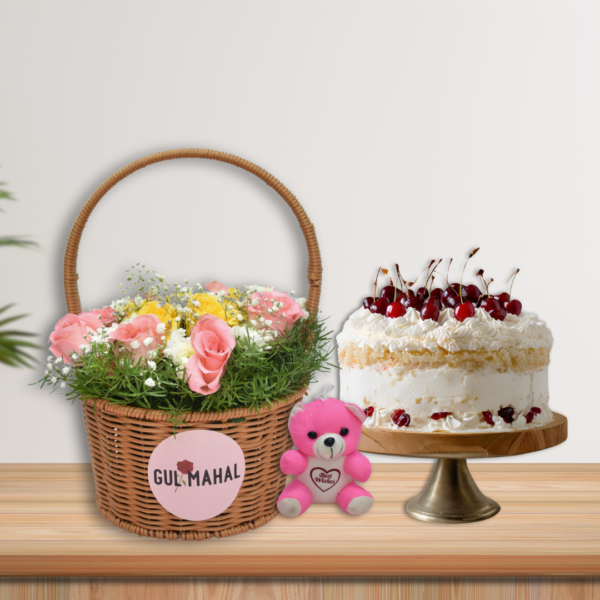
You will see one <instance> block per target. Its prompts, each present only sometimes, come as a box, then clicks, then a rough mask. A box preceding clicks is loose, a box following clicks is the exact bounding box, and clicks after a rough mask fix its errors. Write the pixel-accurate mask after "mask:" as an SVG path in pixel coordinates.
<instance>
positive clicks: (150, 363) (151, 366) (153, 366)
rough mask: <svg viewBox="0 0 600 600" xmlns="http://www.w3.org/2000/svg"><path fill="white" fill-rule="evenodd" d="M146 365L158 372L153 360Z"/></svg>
mask: <svg viewBox="0 0 600 600" xmlns="http://www.w3.org/2000/svg"><path fill="white" fill-rule="evenodd" d="M146 364H147V365H148V367H149V368H150V369H152V370H153V371H156V363H155V362H154V361H153V360H147V361H146Z"/></svg>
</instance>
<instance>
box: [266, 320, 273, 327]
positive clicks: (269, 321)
mask: <svg viewBox="0 0 600 600" xmlns="http://www.w3.org/2000/svg"><path fill="white" fill-rule="evenodd" d="M265 324H267V325H269V326H270V325H272V324H273V321H271V320H270V319H268V320H267V321H265Z"/></svg>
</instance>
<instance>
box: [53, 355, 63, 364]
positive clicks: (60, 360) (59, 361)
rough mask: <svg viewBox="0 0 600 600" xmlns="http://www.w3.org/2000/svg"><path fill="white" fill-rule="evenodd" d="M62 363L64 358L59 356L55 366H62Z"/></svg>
mask: <svg viewBox="0 0 600 600" xmlns="http://www.w3.org/2000/svg"><path fill="white" fill-rule="evenodd" d="M61 362H62V356H59V357H58V358H57V359H56V360H55V361H54V364H56V365H60V363H61Z"/></svg>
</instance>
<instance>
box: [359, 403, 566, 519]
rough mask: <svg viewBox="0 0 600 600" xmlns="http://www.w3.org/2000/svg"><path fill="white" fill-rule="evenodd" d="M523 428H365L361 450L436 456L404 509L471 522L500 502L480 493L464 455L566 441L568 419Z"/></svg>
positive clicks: (486, 516) (517, 451) (515, 451)
mask: <svg viewBox="0 0 600 600" xmlns="http://www.w3.org/2000/svg"><path fill="white" fill-rule="evenodd" d="M552 414H553V415H554V419H553V420H552V422H550V423H548V424H547V425H544V426H543V427H536V428H534V429H527V430H523V431H497V432H494V431H493V430H491V431H490V430H488V431H486V432H483V431H482V432H479V431H476V432H473V433H449V432H446V431H439V432H438V431H436V432H422V431H410V429H404V430H403V429H396V430H393V429H386V428H384V427H372V428H366V427H365V428H363V430H362V436H361V440H360V444H359V446H358V449H359V450H361V451H362V452H376V453H379V454H395V455H400V456H412V457H419V458H437V459H438V460H437V464H436V466H435V469H434V470H433V474H432V475H431V478H430V479H429V482H428V483H427V485H426V486H425V489H424V490H423V492H422V493H421V494H420V495H419V496H416V497H415V498H412V499H411V500H409V501H408V503H407V505H406V512H407V513H408V514H409V515H410V516H411V517H414V518H415V519H420V520H422V521H433V522H435V523H471V522H474V521H482V520H484V519H489V518H490V517H493V516H494V515H495V514H497V513H498V511H499V510H500V505H499V504H498V503H497V502H494V501H493V500H491V499H490V498H488V497H486V496H484V495H483V494H482V493H481V491H480V489H479V488H478V487H477V484H476V483H475V481H474V480H473V477H471V473H469V469H468V467H467V459H468V458H489V457H495V456H514V455H516V454H526V453H528V452H537V451H538V450H544V449H546V448H551V447H552V446H558V444H562V443H563V442H564V441H565V440H566V439H567V418H566V417H565V416H563V415H561V414H559V413H552Z"/></svg>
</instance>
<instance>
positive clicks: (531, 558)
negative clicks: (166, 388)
mask: <svg viewBox="0 0 600 600" xmlns="http://www.w3.org/2000/svg"><path fill="white" fill-rule="evenodd" d="M599 575H600V555H552V556H547V555H546V556H544V555H542V556H539V555H524V556H523V555H521V556H505V555H497V556H476V555H474V556H472V555H457V556H444V555H440V556H436V555H423V556H406V555H398V556H392V555H386V556H367V555H365V556H360V557H357V556H343V555H338V556H330V555H313V556H260V557H256V556H254V557H248V556H235V555H231V556H226V557H223V556H219V557H216V556H209V557H197V556H183V557H182V556H144V555H141V556H140V555H132V556H129V555H128V556H125V555H124V556H81V555H79V556H70V555H63V556H44V555H41V556H30V555H28V556H10V557H2V558H0V577H398V576H402V577H591V576H599Z"/></svg>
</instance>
